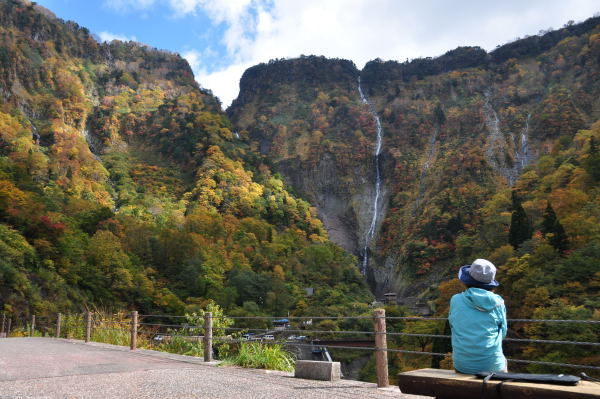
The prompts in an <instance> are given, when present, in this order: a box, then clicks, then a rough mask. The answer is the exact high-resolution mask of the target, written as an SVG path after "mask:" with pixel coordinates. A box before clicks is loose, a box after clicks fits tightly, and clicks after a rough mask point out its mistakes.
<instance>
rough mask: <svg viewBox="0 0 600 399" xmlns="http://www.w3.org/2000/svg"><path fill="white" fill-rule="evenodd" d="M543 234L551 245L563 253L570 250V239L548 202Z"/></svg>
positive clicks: (543, 222)
mask: <svg viewBox="0 0 600 399" xmlns="http://www.w3.org/2000/svg"><path fill="white" fill-rule="evenodd" d="M542 234H544V236H545V237H547V238H548V241H549V242H550V244H551V245H552V246H553V247H554V248H556V249H558V250H559V251H561V252H564V251H566V250H567V249H569V239H568V237H567V233H565V229H564V228H563V226H562V224H560V222H559V221H558V219H557V218H556V213H555V212H554V209H553V208H552V205H551V204H550V201H548V205H547V206H546V210H545V211H544V220H543V221H542Z"/></svg>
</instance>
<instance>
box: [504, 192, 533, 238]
mask: <svg viewBox="0 0 600 399" xmlns="http://www.w3.org/2000/svg"><path fill="white" fill-rule="evenodd" d="M532 235H533V227H532V226H531V220H529V217H528V216H527V214H526V213H525V209H523V205H521V199H520V198H519V197H518V195H517V192H516V191H515V190H513V192H512V215H511V218H510V229H509V232H508V243H509V244H510V245H512V246H513V248H515V249H517V248H518V247H519V246H520V245H521V244H522V243H523V242H524V241H526V240H529V239H530V238H531V236H532Z"/></svg>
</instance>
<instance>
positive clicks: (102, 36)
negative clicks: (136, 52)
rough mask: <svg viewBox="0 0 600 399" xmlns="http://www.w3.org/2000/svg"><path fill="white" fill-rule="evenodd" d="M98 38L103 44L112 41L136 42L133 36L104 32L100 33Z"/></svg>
mask: <svg viewBox="0 0 600 399" xmlns="http://www.w3.org/2000/svg"><path fill="white" fill-rule="evenodd" d="M99 36H100V40H102V41H103V42H112V41H113V40H120V41H122V42H128V41H134V42H136V41H137V38H136V37H135V36H125V35H119V34H118V33H111V32H106V31H104V32H100V33H99Z"/></svg>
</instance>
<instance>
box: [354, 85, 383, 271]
mask: <svg viewBox="0 0 600 399" xmlns="http://www.w3.org/2000/svg"><path fill="white" fill-rule="evenodd" d="M358 93H359V94H360V100H361V101H362V102H363V103H364V104H367V105H368V106H369V110H370V111H371V114H373V118H374V119H375V129H376V131H377V139H376V142H375V154H374V155H375V194H374V198H373V208H372V209H373V216H372V217H371V224H370V225H369V228H368V229H367V231H366V232H365V237H364V247H363V253H362V255H363V259H362V265H361V268H360V271H361V272H362V274H363V275H366V274H367V267H368V266H369V242H371V240H372V239H373V238H374V237H375V230H376V228H377V217H378V214H379V201H380V199H381V166H380V159H379V155H380V154H381V147H382V145H383V129H382V128H381V120H380V119H379V115H377V113H376V112H375V110H374V109H373V107H372V106H371V103H369V100H367V98H366V97H365V95H364V93H363V91H362V86H361V83H360V76H359V77H358Z"/></svg>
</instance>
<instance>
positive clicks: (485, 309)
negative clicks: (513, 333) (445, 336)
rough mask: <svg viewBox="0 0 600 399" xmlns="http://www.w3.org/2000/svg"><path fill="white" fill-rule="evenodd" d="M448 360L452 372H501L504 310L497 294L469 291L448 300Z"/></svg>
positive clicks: (504, 364) (502, 364) (471, 289)
mask: <svg viewBox="0 0 600 399" xmlns="http://www.w3.org/2000/svg"><path fill="white" fill-rule="evenodd" d="M449 319H450V327H451V329H452V360H453V362H454V368H455V369H456V371H458V372H461V373H465V374H475V373H477V372H479V371H502V370H503V369H504V368H505V367H506V359H505V357H504V354H503V353H502V339H503V338H504V337H506V328H507V326H506V308H505V306H504V300H503V299H502V297H501V296H500V295H496V294H494V293H492V292H490V291H486V290H484V289H481V288H469V289H467V290H466V291H464V292H462V293H460V294H456V295H454V296H453V297H452V299H451V300H450V315H449Z"/></svg>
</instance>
